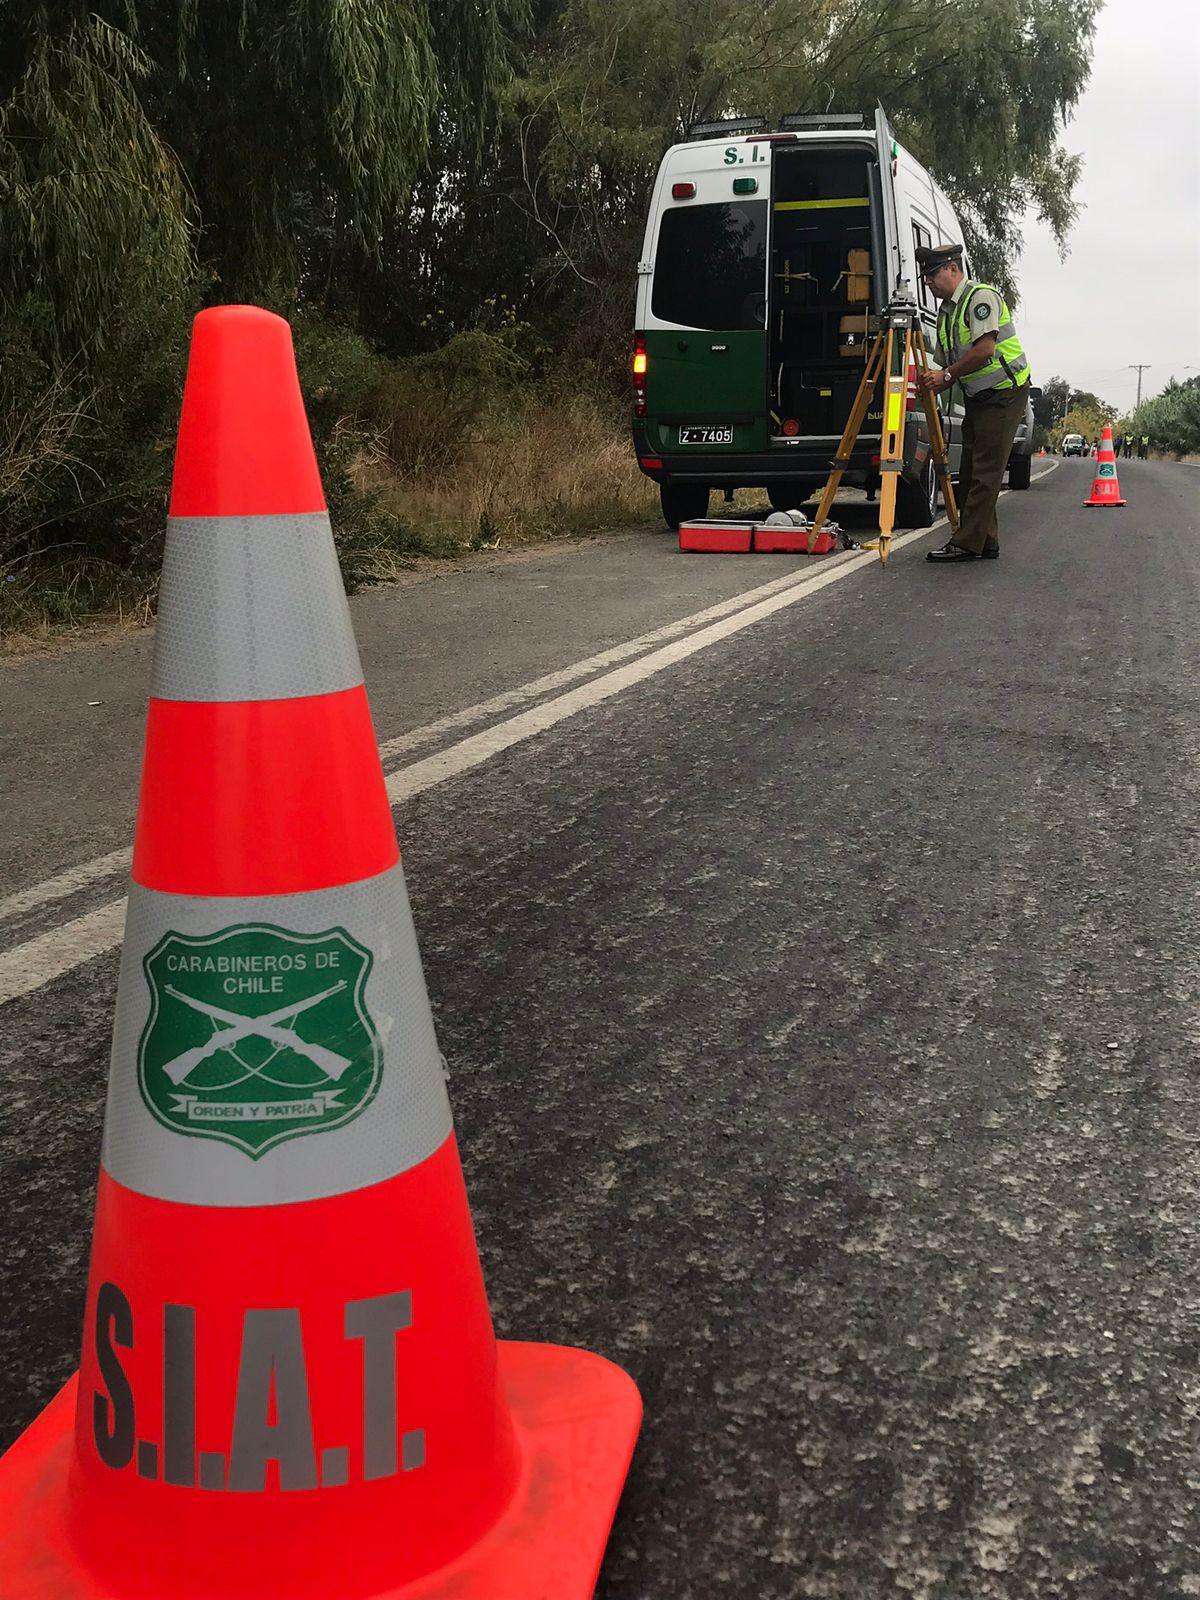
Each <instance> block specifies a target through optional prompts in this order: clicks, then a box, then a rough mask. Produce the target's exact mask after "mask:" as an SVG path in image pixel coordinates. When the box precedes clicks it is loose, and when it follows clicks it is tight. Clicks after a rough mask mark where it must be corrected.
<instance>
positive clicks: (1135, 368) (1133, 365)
mask: <svg viewBox="0 0 1200 1600" xmlns="http://www.w3.org/2000/svg"><path fill="white" fill-rule="evenodd" d="M1153 365H1154V363H1153V362H1152V361H1143V362H1142V364H1141V366H1139V365H1138V364H1137V362H1136V361H1128V362H1126V366H1128V368H1129V370H1130V371H1131V372H1136V373H1137V375H1138V397H1137V404H1136V405H1135V406H1134V410H1135V411H1136V410H1137V407H1138V406H1140V405H1141V403H1142V373H1143V372H1148V371H1149V369H1150V368H1151V367H1152V366H1153Z"/></svg>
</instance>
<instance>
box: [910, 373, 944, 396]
mask: <svg viewBox="0 0 1200 1600" xmlns="http://www.w3.org/2000/svg"><path fill="white" fill-rule="evenodd" d="M943 387H944V385H943V383H942V374H941V373H940V372H939V371H938V369H937V368H936V367H931V368H930V370H929V371H928V372H927V373H925V374H924V375H923V376H921V377H919V378H918V379H917V393H918V394H938V393H939V392H940V390H941V389H942V388H943Z"/></svg>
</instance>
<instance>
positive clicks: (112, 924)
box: [0, 895, 125, 1005]
mask: <svg viewBox="0 0 1200 1600" xmlns="http://www.w3.org/2000/svg"><path fill="white" fill-rule="evenodd" d="M124 935H125V897H124V895H122V897H121V898H120V899H119V900H110V901H109V903H108V904H107V905H106V906H101V907H100V909H99V910H98V911H89V912H88V913H87V915H86V916H82V917H75V918H74V919H73V920H72V921H71V922H64V923H63V924H62V926H61V927H58V928H51V930H50V932H49V933H41V934H39V935H38V936H37V938H36V939H29V940H27V941H26V943H25V944H18V945H14V947H13V948H12V949H11V950H6V951H5V953H4V955H3V956H0V1005H3V1004H4V1002H5V1001H6V1000H15V999H16V998H17V997H18V996H19V995H23V994H29V993H30V991H31V990H33V989H40V988H41V987H42V985H43V984H44V983H49V982H50V981H51V979H53V978H60V977H61V976H62V975H63V973H64V972H70V971H71V969H72V967H81V966H82V965H83V964H84V962H85V961H92V960H94V958H95V957H96V956H102V955H104V954H105V953H106V952H107V951H109V950H113V949H115V948H116V947H117V945H119V944H120V943H121V940H122V939H123V938H124Z"/></svg>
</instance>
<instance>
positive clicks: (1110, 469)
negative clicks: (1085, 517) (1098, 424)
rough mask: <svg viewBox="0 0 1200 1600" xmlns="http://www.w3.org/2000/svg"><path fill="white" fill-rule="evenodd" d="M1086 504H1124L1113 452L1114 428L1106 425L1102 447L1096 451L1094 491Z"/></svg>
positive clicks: (1101, 439)
mask: <svg viewBox="0 0 1200 1600" xmlns="http://www.w3.org/2000/svg"><path fill="white" fill-rule="evenodd" d="M1083 503H1084V505H1085V506H1123V505H1124V504H1125V502H1124V500H1122V499H1121V486H1120V484H1119V483H1118V482H1117V458H1116V455H1115V454H1114V452H1113V441H1112V429H1111V428H1109V427H1106V428H1105V429H1104V432H1103V433H1102V434H1101V435H1100V448H1099V450H1097V451H1096V476H1095V477H1094V478H1093V479H1092V492H1091V494H1090V495H1089V496H1088V498H1087V499H1086V500H1085V501H1084V502H1083Z"/></svg>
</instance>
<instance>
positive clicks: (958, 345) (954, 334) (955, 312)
mask: <svg viewBox="0 0 1200 1600" xmlns="http://www.w3.org/2000/svg"><path fill="white" fill-rule="evenodd" d="M981 289H986V290H987V291H988V293H989V294H994V295H995V296H996V299H997V300H999V302H1000V326H999V328H998V329H997V330H996V354H995V355H994V356H993V357H992V359H991V361H989V362H988V364H987V366H986V367H980V368H979V369H978V371H976V372H968V373H967V375H966V376H965V377H963V378H959V380H958V382H959V383H960V384H961V385H962V390H963V393H964V394H965V395H976V394H983V393H984V392H985V391H986V390H988V389H1013V388H1020V387H1021V385H1022V384H1024V383H1028V382H1029V358H1028V356H1026V354H1025V351H1024V349H1023V348H1022V346H1021V341H1020V339H1018V337H1017V330H1016V327H1015V326H1014V324H1013V319H1012V312H1011V311H1010V310H1009V309H1008V302H1007V301H1006V300H1005V298H1004V296H1003V295H1002V294H1001V293H1000V291H999V289H996V288H993V286H992V285H991V284H990V283H980V282H978V281H977V280H975V279H972V278H968V279H967V281H966V283H965V284H964V285H963V290H962V293H961V294H960V295H959V297H958V299H957V300H955V301H954V303H953V304H952V305H950V306H944V307H943V308H942V311H941V313H940V315H939V317H938V333H937V337H938V345H939V347H940V348H941V351H942V353H943V356H944V358H945V363H946V365H947V366H950V365H951V364H952V363H953V362H955V361H958V360H959V359H960V358H961V357H963V356H965V355H966V353H967V351H968V350H969V349H970V348H971V346H972V345H973V344H974V342H975V340H976V338H977V337H978V335H976V334H974V333H972V331H971V327H970V313H971V301H972V300H973V299H974V298H975V296H976V294H978V292H979V291H980V290H981Z"/></svg>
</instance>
